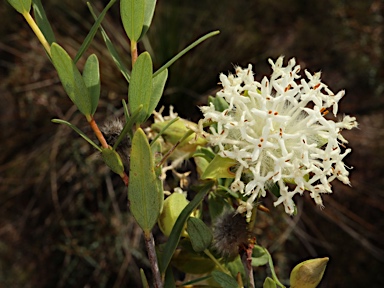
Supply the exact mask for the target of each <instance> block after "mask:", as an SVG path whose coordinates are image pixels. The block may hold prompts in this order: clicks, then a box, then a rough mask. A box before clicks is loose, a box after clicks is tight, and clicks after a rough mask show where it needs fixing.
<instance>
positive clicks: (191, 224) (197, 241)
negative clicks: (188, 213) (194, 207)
mask: <svg viewBox="0 0 384 288" xmlns="http://www.w3.org/2000/svg"><path fill="white" fill-rule="evenodd" d="M187 232H188V235H189V239H190V240H191V244H192V248H193V250H195V251H196V252H203V251H204V250H205V249H207V248H208V247H209V246H210V245H211V243H212V239H213V235H212V232H211V230H210V229H209V228H208V227H207V225H205V223H204V222H203V221H201V220H200V219H198V218H195V217H189V218H188V220H187Z"/></svg>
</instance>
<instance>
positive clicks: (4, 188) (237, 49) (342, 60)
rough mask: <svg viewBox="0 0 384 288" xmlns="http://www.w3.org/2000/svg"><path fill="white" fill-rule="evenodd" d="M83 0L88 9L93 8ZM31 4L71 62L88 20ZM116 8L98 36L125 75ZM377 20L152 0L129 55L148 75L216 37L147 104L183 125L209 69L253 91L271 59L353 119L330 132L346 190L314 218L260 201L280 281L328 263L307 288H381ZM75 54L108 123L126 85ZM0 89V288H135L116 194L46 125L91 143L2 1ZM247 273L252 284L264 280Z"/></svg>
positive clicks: (137, 242) (133, 232)
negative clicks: (135, 53) (324, 91)
mask: <svg viewBox="0 0 384 288" xmlns="http://www.w3.org/2000/svg"><path fill="white" fill-rule="evenodd" d="M180 2H181V3H180ZM3 3H4V2H3ZM92 3H93V5H96V7H98V8H99V10H101V9H102V7H103V6H104V5H105V4H106V3H104V4H103V3H102V2H101V1H92ZM43 4H44V5H45V8H46V11H47V15H48V18H49V19H50V21H51V23H52V26H53V28H54V31H55V34H56V38H57V41H58V42H59V44H60V45H62V46H64V47H65V49H67V51H68V52H69V53H70V54H71V55H72V56H74V55H75V54H76V51H77V49H78V48H79V46H80V45H81V43H82V41H83V39H84V37H85V36H86V34H87V32H88V31H89V29H90V27H91V25H92V23H93V22H92V19H91V17H90V14H89V12H88V10H87V7H86V5H85V2H80V1H43ZM118 6H119V5H118V4H115V6H114V7H113V8H112V10H111V11H110V12H109V13H108V15H107V17H106V19H105V21H104V22H103V26H104V28H105V29H106V31H107V33H108V34H109V36H110V37H111V39H112V41H113V43H115V45H116V47H117V48H118V50H119V52H120V54H121V55H122V56H123V58H124V59H125V60H126V63H127V65H129V46H128V42H127V38H126V36H124V35H125V34H124V31H123V29H122V25H121V23H120V18H119V14H118ZM383 11H384V3H383V1H380V0H373V1H361V0H360V1H359V0H351V1H338V0H324V1H305V0H301V1H300V0H298V1H294V0H283V1H277V0H273V1H270V0H268V1H267V0H260V1H227V0H225V1H176V0H172V1H159V3H158V7H157V10H156V12H155V16H154V20H153V23H152V27H151V29H150V31H149V33H148V38H147V39H146V41H145V42H143V43H142V44H140V45H141V46H140V49H141V51H143V50H144V49H147V50H148V51H150V52H151V54H152V56H153V59H154V65H155V68H158V67H160V66H161V65H162V64H163V63H165V62H166V61H167V60H169V59H170V58H171V57H172V56H173V55H175V54H176V53H177V52H179V51H180V50H182V49H183V48H184V47H186V46H187V45H188V44H190V43H191V42H193V41H194V40H196V39H197V38H198V37H200V36H202V35H203V34H205V33H207V32H210V31H213V30H220V31H221V33H220V34H219V35H218V36H215V37H214V38H212V39H209V40H207V41H206V42H205V43H203V44H202V45H200V46H198V47H197V48H195V49H194V50H193V51H191V52H190V53H188V54H187V55H186V56H184V57H183V58H182V59H181V60H179V61H178V62H176V63H175V64H174V65H173V66H172V67H171V69H170V75H169V82H168V84H167V87H166V90H165V96H164V98H163V100H162V103H161V104H162V105H166V107H167V106H168V105H169V104H172V105H174V106H175V110H176V111H177V112H178V113H179V115H180V116H182V117H185V118H187V119H191V120H197V119H199V117H200V116H201V115H200V114H199V109H198V108H197V106H198V105H203V104H204V103H206V99H207V96H208V95H210V94H214V93H215V91H216V89H218V85H217V84H216V83H217V82H218V75H219V73H220V72H225V73H227V72H228V71H233V66H234V65H241V66H246V65H247V64H248V63H252V64H253V67H254V71H255V72H256V79H258V80H260V79H261V77H263V76H264V75H268V74H270V72H271V70H270V67H269V64H268V63H267V59H268V58H272V59H274V60H275V59H276V58H277V57H278V56H280V55H285V56H286V58H285V59H286V61H287V60H288V59H290V58H291V57H295V58H296V60H297V62H298V63H299V64H300V65H301V66H302V68H303V70H304V69H308V70H309V71H311V72H312V73H313V72H316V71H319V70H321V71H322V72H323V74H322V79H323V81H324V82H325V83H327V84H328V85H329V87H330V88H331V90H333V91H334V92H337V91H339V90H340V89H345V90H346V92H347V93H346V96H345V97H344V98H343V99H342V101H341V104H340V109H339V111H340V113H341V114H342V113H345V114H350V115H352V116H356V117H357V120H358V122H359V128H358V129H354V130H353V131H345V132H344V133H343V135H344V136H345V138H346V139H347V140H349V141H350V144H349V146H350V147H351V148H352V149H353V151H352V153H351V154H350V155H349V156H348V157H347V159H346V163H347V165H349V166H351V167H352V166H353V167H354V168H353V170H352V171H351V175H350V179H351V182H352V187H348V186H344V185H343V184H341V183H337V182H336V181H335V182H334V183H333V184H334V185H333V191H334V193H333V194H332V195H325V196H324V198H323V199H324V204H325V209H324V210H319V209H318V208H317V207H315V205H314V203H313V201H312V200H311V199H309V197H308V196H304V197H297V198H295V201H297V203H298V205H299V211H300V212H299V214H298V215H297V216H295V217H293V218H289V217H287V216H286V215H284V212H283V211H282V210H283V209H282V207H279V208H277V209H273V205H272V201H273V200H272V199H269V198H266V199H264V200H265V201H264V202H263V204H264V205H265V206H267V207H269V208H271V210H272V213H271V214H268V215H267V214H260V215H262V216H261V217H260V220H259V223H258V227H257V229H256V231H255V233H256V236H257V240H258V242H259V243H260V244H262V245H264V246H265V247H267V248H268V249H269V250H270V252H271V253H272V255H273V257H274V261H275V265H276V269H277V273H278V275H279V277H280V279H281V280H283V281H286V280H287V279H288V277H289V271H290V270H291V269H292V268H293V267H294V265H295V264H296V263H298V262H300V261H303V260H305V259H309V258H313V257H325V256H328V257H330V262H329V264H328V268H327V270H326V273H325V277H324V279H323V281H322V283H321V285H320V287H384V274H383V273H382V272H383V271H384V263H383V262H384V247H383V246H384V245H383V239H384V233H383V229H384V220H383V216H384V214H383V210H384V204H383V203H384V202H383V200H384V190H383V187H384V178H383V175H384V173H383V169H384V165H383V164H382V160H383V159H384V158H383V156H384V125H383V123H384V114H383V112H384V97H383V96H384V95H383V91H384V67H383V63H384V55H383V47H384V43H383V42H384V41H383V29H384V23H383V16H384V15H383V13H384V12H383ZM87 53H96V54H97V55H98V57H99V59H100V62H101V73H102V85H103V86H102V96H101V101H100V105H99V108H98V111H97V113H96V118H97V120H98V122H100V123H102V122H103V121H106V120H108V119H112V118H115V117H121V115H122V109H121V99H126V94H127V83H126V82H125V80H124V79H123V77H122V76H121V75H120V73H119V72H118V70H117V68H116V66H115V65H114V63H113V62H112V60H111V58H110V56H109V55H108V52H107V49H106V48H105V45H104V42H103V41H102V39H101V37H100V35H97V37H96V38H95V40H94V42H93V44H92V46H91V48H90V49H89V51H87ZM83 58H84V57H83ZM83 64H84V60H83V59H82V60H80V61H79V67H80V68H82V65H83ZM0 79H1V80H0V136H1V138H0V139H1V146H0V147H1V148H0V151H1V153H0V286H2V287H123V286H124V285H125V286H127V285H129V287H134V286H136V285H138V286H140V284H139V283H140V281H139V268H141V267H143V268H145V269H147V268H148V262H147V260H146V255H145V250H144V248H143V241H142V239H141V232H140V229H139V228H138V227H137V225H136V224H135V222H134V221H133V219H132V217H131V216H130V214H129V212H128V209H127V207H126V203H127V202H126V201H127V199H126V191H125V190H126V189H125V188H124V186H123V184H122V182H121V180H120V179H119V178H118V177H115V176H114V175H112V174H111V173H110V172H109V171H108V169H107V168H105V166H104V165H103V164H102V161H101V160H100V157H99V155H98V154H97V153H96V152H95V151H94V149H93V148H92V147H91V146H90V145H88V144H87V143H86V142H85V141H84V140H82V139H81V138H80V137H78V136H77V135H76V134H75V133H73V132H72V131H70V129H68V128H66V127H62V126H59V125H57V124H53V123H52V122H51V121H50V120H51V119H53V118H61V119H65V120H68V121H70V122H72V123H73V124H75V125H77V126H78V127H80V128H81V129H82V130H83V131H85V132H86V133H88V134H89V135H90V137H92V133H90V131H89V130H90V129H89V128H88V127H87V123H86V121H85V119H84V118H83V117H82V116H81V115H80V114H79V113H78V112H77V111H76V109H75V108H74V107H73V105H72V103H71V102H70V100H69V98H68V97H67V96H66V95H65V93H64V92H63V89H62V87H61V84H60V82H59V80H58V77H57V74H56V72H55V71H54V69H53V67H52V65H51V64H50V62H49V61H48V60H47V57H46V55H45V53H44V51H43V48H42V47H41V45H40V43H39V42H38V41H37V39H36V37H35V36H34V34H33V33H32V31H31V29H30V28H29V27H28V25H27V24H26V22H25V21H24V19H23V18H22V17H21V16H20V15H19V14H17V13H16V12H15V11H14V10H13V9H12V8H11V7H10V6H9V5H8V4H2V5H1V6H0ZM167 109H168V108H166V111H167ZM257 273H259V274H257V275H261V276H260V278H258V279H257V283H258V286H260V285H261V283H262V279H263V278H262V277H263V275H265V273H268V271H267V270H266V269H264V268H261V269H259V270H258V271H257ZM285 283H286V282H285Z"/></svg>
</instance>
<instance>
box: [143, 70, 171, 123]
mask: <svg viewBox="0 0 384 288" xmlns="http://www.w3.org/2000/svg"><path fill="white" fill-rule="evenodd" d="M167 78H168V69H165V70H164V71H163V72H162V73H160V74H159V75H157V76H156V77H153V82H152V95H151V99H150V100H149V105H148V108H147V117H149V116H150V115H151V114H152V112H153V110H155V108H156V106H157V104H158V103H159V101H160V98H161V96H162V95H163V91H164V86H165V83H166V82H167Z"/></svg>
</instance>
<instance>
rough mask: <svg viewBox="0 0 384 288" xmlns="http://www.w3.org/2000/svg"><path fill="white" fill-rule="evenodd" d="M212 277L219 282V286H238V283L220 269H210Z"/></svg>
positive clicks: (235, 287) (226, 287) (233, 287)
mask: <svg viewBox="0 0 384 288" xmlns="http://www.w3.org/2000/svg"><path fill="white" fill-rule="evenodd" d="M211 274H212V277H213V279H215V281H216V282H217V283H219V284H220V286H221V287H225V288H238V287H239V284H238V283H237V282H236V280H235V279H234V278H233V277H231V276H229V275H228V274H225V273H224V272H221V271H217V270H215V271H212V273H211Z"/></svg>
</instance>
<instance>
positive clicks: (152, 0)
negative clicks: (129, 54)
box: [138, 0, 156, 41]
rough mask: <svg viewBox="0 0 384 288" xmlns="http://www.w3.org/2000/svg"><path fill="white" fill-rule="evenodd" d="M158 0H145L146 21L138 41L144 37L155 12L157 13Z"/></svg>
mask: <svg viewBox="0 0 384 288" xmlns="http://www.w3.org/2000/svg"><path fill="white" fill-rule="evenodd" d="M155 7H156V0H145V11H144V23H143V30H142V31H141V35H140V38H139V40H138V41H140V39H141V38H143V37H144V35H145V34H146V33H147V31H148V29H149V27H150V26H151V22H152V18H153V14H154V13H155Z"/></svg>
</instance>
